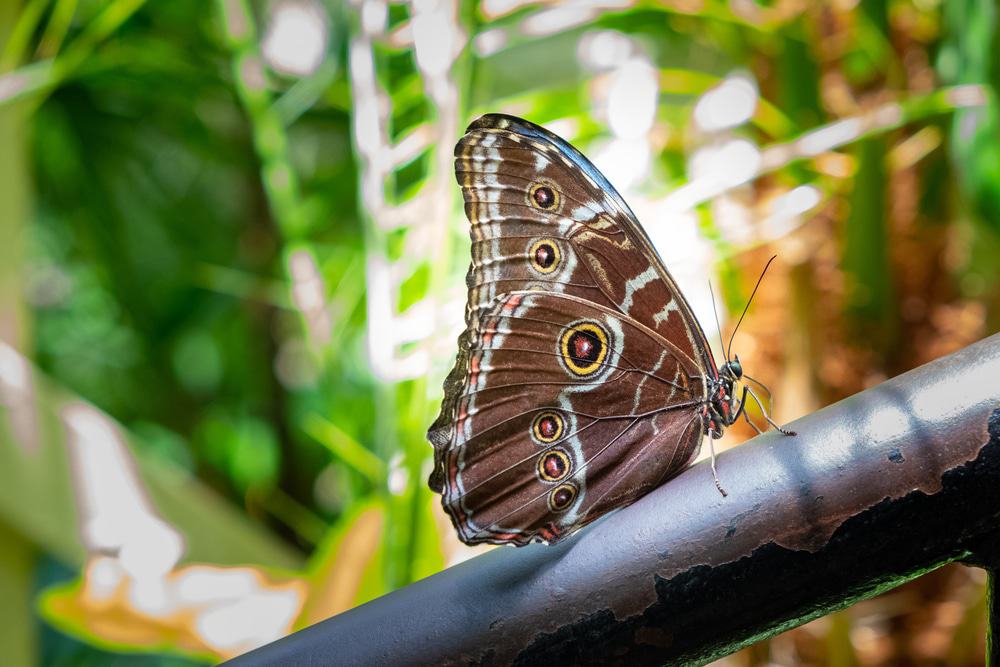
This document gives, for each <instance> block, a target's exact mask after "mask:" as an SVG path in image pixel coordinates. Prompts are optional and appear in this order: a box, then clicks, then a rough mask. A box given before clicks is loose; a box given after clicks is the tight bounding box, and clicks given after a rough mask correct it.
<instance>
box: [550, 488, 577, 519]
mask: <svg viewBox="0 0 1000 667" xmlns="http://www.w3.org/2000/svg"><path fill="white" fill-rule="evenodd" d="M575 498H576V486H574V485H573V484H570V483H568V482H567V483H566V484H560V485H559V486H557V487H556V488H554V489H552V491H551V492H550V493H549V509H550V510H552V511H553V512H562V511H564V510H566V509H567V508H568V507H569V506H570V505H571V504H572V503H573V500H574V499H575Z"/></svg>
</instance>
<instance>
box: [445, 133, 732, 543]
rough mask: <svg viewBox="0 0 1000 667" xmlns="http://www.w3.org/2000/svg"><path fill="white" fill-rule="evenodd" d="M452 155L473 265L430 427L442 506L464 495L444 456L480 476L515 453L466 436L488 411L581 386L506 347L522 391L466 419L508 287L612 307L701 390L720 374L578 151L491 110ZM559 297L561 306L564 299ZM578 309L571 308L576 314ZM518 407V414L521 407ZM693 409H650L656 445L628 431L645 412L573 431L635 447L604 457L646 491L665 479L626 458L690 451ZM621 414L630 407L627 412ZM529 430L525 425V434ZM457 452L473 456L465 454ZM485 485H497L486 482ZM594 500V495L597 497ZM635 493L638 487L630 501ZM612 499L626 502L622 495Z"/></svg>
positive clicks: (656, 266)
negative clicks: (451, 360) (534, 366)
mask: <svg viewBox="0 0 1000 667" xmlns="http://www.w3.org/2000/svg"><path fill="white" fill-rule="evenodd" d="M455 155H456V160H455V171H456V176H457V178H458V181H459V183H460V185H461V186H462V192H463V195H464V197H465V210H466V215H467V216H468V218H469V221H470V222H471V223H472V228H471V236H472V264H471V266H470V269H469V273H468V275H467V277H466V281H467V284H468V287H469V295H468V303H467V307H466V318H465V319H466V330H465V332H464V333H463V334H462V336H461V337H460V338H459V352H458V358H457V361H456V364H455V367H454V369H453V370H452V372H451V373H450V374H449V376H448V378H447V379H446V381H445V398H444V401H443V402H442V407H441V414H440V415H439V417H438V419H437V420H436V421H435V423H434V424H433V425H432V426H431V428H430V430H429V432H428V438H429V439H430V440H431V442H432V443H433V444H434V446H435V452H436V453H435V469H434V472H433V473H432V475H431V480H430V484H431V487H432V488H434V489H435V490H437V491H439V492H442V494H443V495H444V502H445V506H446V507H448V503H449V497H453V496H455V494H456V493H460V490H456V487H455V486H454V483H457V481H456V480H452V479H449V477H448V475H447V474H446V472H447V467H448V463H449V461H448V460H446V459H448V458H449V457H452V459H449V460H453V461H454V462H459V463H458V464H459V465H460V467H462V469H463V470H466V471H469V472H470V474H471V471H472V469H473V468H475V469H476V471H477V472H479V468H480V467H481V468H482V470H487V469H492V468H497V467H498V466H501V465H503V464H504V463H505V462H510V461H513V460H515V458H516V455H515V449H513V448H514V446H515V445H514V444H513V443H514V440H516V438H514V437H513V436H512V438H513V440H510V439H503V438H499V437H497V439H496V443H497V444H496V446H493V447H490V446H485V445H482V443H481V442H480V441H479V440H475V441H474V442H473V438H472V437H471V436H472V435H473V434H477V433H482V432H484V431H483V429H482V426H483V424H485V423H487V421H488V419H489V418H490V416H491V415H494V413H495V414H496V415H500V414H506V413H507V412H508V411H509V407H510V405H512V404H513V403H516V402H517V399H516V398H515V397H513V394H515V393H516V392H518V391H520V392H522V393H523V394H525V396H524V397H523V399H522V401H527V402H528V403H531V404H532V405H534V406H536V407H537V406H544V405H555V404H557V403H558V402H559V401H560V400H563V399H566V400H569V401H570V403H573V402H574V401H579V400H582V399H581V398H580V395H578V393H577V392H569V393H572V394H573V396H569V397H568V393H567V388H566V387H561V386H559V385H557V384H548V385H546V386H544V387H534V388H529V385H528V380H529V379H530V378H531V376H532V373H531V372H530V370H526V369H525V363H526V362H525V360H523V359H522V360H520V361H519V360H518V358H517V356H516V354H515V355H514V356H508V355H504V359H505V360H506V361H505V363H510V364H514V366H512V368H520V369H522V370H520V371H517V370H515V371H513V375H512V376H511V377H509V378H507V379H506V380H504V382H505V383H507V384H513V385H516V384H517V382H516V381H515V380H516V378H520V385H519V386H520V389H518V388H517V387H511V388H510V389H509V391H510V392H511V394H512V396H511V397H507V398H505V399H504V401H506V402H503V401H500V400H499V399H497V400H494V398H491V397H496V396H499V395H500V393H499V392H495V391H494V392H490V393H489V394H488V396H487V395H485V394H484V396H483V397H481V398H480V399H479V400H478V401H476V402H475V412H474V414H473V415H471V416H468V415H467V416H466V417H464V418H463V416H462V410H463V405H465V403H464V401H466V399H468V397H469V392H474V391H477V390H476V389H474V387H475V385H476V384H477V383H485V384H487V385H491V384H492V383H494V382H498V381H499V380H498V379H497V377H496V376H497V373H498V372H499V370H500V367H499V366H497V365H496V364H495V363H494V364H491V365H490V367H489V368H488V369H486V370H485V371H484V370H483V369H482V368H479V369H477V368H475V367H474V365H473V363H474V361H475V360H476V359H477V358H478V356H477V355H479V353H481V352H482V351H484V350H485V349H486V348H485V347H484V345H486V344H487V343H486V337H485V336H484V335H483V328H484V326H486V324H487V323H488V322H489V321H490V319H491V315H490V314H491V313H494V311H495V308H496V307H497V304H498V303H499V302H500V301H501V300H503V299H504V298H506V295H509V294H511V293H513V292H517V291H524V290H534V291H539V292H546V293H549V294H562V295H566V296H570V297H576V298H577V299H576V300H575V301H572V303H576V304H579V303H585V304H587V307H599V308H604V309H606V310H607V311H609V312H613V313H615V314H616V316H618V317H619V318H620V319H621V321H622V322H631V323H633V324H635V325H639V326H642V327H644V328H645V329H646V330H648V331H650V332H651V333H653V334H654V335H656V336H657V338H656V340H657V341H660V342H662V341H669V342H670V345H671V347H670V352H669V356H670V357H671V358H673V359H674V360H675V362H676V363H677V364H678V365H679V366H680V367H683V368H685V369H687V371H686V372H688V375H689V377H701V378H702V381H701V385H702V386H704V385H705V382H704V378H706V377H709V376H712V375H713V374H716V373H717V371H716V369H715V365H714V362H713V361H712V357H711V354H710V353H709V351H708V346H707V343H706V341H705V337H704V334H703V333H702V331H701V329H700V327H699V326H698V324H697V321H696V320H695V318H694V316H693V314H692V313H691V309H690V307H689V306H688V304H687V303H686V301H685V300H684V297H683V296H682V295H681V293H680V291H679V290H678V289H677V287H676V284H675V283H674V281H673V279H672V277H671V276H670V274H669V273H668V272H667V270H666V268H665V267H664V265H663V262H662V261H661V260H660V258H659V256H658V255H657V253H656V251H655V250H654V248H653V246H652V244H651V243H650V241H649V239H648V237H647V236H646V234H645V233H644V232H643V230H642V228H641V227H640V226H639V224H638V222H637V221H636V219H635V216H634V214H633V213H632V212H631V210H630V209H629V208H628V206H627V204H625V202H624V200H622V198H621V196H620V195H619V194H618V193H617V192H616V191H615V189H614V188H613V187H612V186H611V184H610V183H608V181H607V180H606V179H605V178H604V177H603V176H602V175H601V174H600V172H599V171H598V170H597V169H596V168H595V167H594V166H593V165H592V164H591V163H590V162H589V161H588V160H587V159H586V158H585V157H584V156H583V155H582V154H580V153H579V152H578V151H577V150H576V149H574V148H573V147H572V146H570V145H569V144H567V143H566V142H565V141H563V140H562V139H560V138H559V137H557V136H555V135H553V134H551V133H550V132H548V131H547V130H544V129H543V128H541V127H538V126H537V125H534V124H532V123H529V122H528V121H524V120H521V119H517V118H514V117H511V116H503V115H499V114H490V115H487V116H484V117H482V118H480V119H479V120H477V121H476V122H474V123H473V124H472V125H470V126H469V129H468V131H467V133H466V135H465V136H464V137H463V138H462V139H461V141H459V143H458V145H457V146H456V149H455ZM560 303H563V305H565V303H567V302H560ZM579 307H580V306H575V308H576V309H577V310H578V309H579ZM574 312H575V311H574ZM549 333H550V334H551V333H552V332H549ZM504 340H511V338H510V337H507V338H505V339H504ZM646 344H648V343H646ZM660 351H662V350H660ZM660 351H658V352H657V353H656V355H655V356H658V355H659V353H660ZM651 361H654V362H655V359H653V360H651ZM647 370H648V369H647ZM701 398H704V397H703V396H702V397H701ZM630 404H631V403H629V405H630ZM467 407H468V406H467V405H466V408H467ZM520 409H521V411H522V412H524V411H526V410H527V406H523V407H522V408H520ZM692 411H693V410H689V411H683V410H675V411H674V413H673V414H672V415H671V416H669V417H657V423H656V425H655V428H656V429H657V433H666V432H667V431H668V430H669V429H667V428H666V426H667V425H666V422H670V423H671V426H672V427H673V431H671V433H672V437H675V438H676V442H667V441H666V438H665V437H664V438H663V439H662V442H661V440H660V439H657V442H658V443H659V444H658V445H657V446H651V445H650V443H648V442H647V440H648V438H647V440H643V439H641V438H639V439H637V438H634V437H633V435H634V434H635V433H638V432H639V431H641V430H642V429H649V428H653V426H652V425H651V424H650V423H648V422H651V421H652V420H651V419H648V420H647V419H643V418H639V419H638V422H637V423H636V424H635V425H633V426H630V427H629V429H627V431H626V432H625V434H624V435H618V434H617V433H613V432H612V431H613V430H614V427H613V426H608V425H607V424H608V422H600V424H598V425H595V426H592V427H589V428H588V429H587V432H586V435H581V436H580V439H581V440H582V441H586V442H590V441H593V442H595V443H599V444H607V441H608V439H609V438H612V437H615V436H616V435H617V440H615V443H616V444H617V445H618V446H624V445H625V443H631V446H632V450H626V449H623V450H621V451H619V450H618V448H617V447H612V448H611V449H610V450H609V453H608V454H607V455H602V458H601V460H602V461H608V462H610V464H609V465H615V466H617V474H618V475H619V476H621V477H624V478H627V477H628V474H630V473H635V474H636V475H639V478H638V479H637V480H633V479H625V480H624V482H625V484H626V486H629V485H631V486H632V487H635V488H640V487H641V488H644V489H646V490H648V487H649V486H650V485H655V484H652V483H651V482H650V479H652V478H653V477H655V482H656V483H659V481H660V480H661V478H662V475H660V476H656V475H647V474H646V472H644V471H646V470H647V469H649V467H648V466H643V465H639V464H635V465H633V459H639V458H641V457H643V456H650V455H656V456H661V457H665V458H667V459H671V456H672V455H671V451H672V450H673V449H674V448H676V449H677V450H679V451H680V450H684V451H681V452H680V453H681V454H683V453H684V452H686V450H687V449H689V447H688V441H698V440H699V439H700V430H699V428H700V426H699V428H695V427H694V426H691V425H690V423H691V421H692V420H691V418H690V415H689V414H688V413H689V412H692ZM620 413H621V414H631V413H629V412H628V410H626V409H624V408H623V409H621V410H620ZM674 422H677V423H674ZM459 423H462V424H463V426H462V428H466V429H471V430H470V431H468V432H467V433H465V435H464V436H463V434H462V433H461V432H460V431H461V429H457V428H456V426H457V425H458V424H459ZM621 426H623V425H622V424H619V427H621ZM524 432H525V431H523V429H522V431H521V433H522V434H523V433H524ZM512 433H513V431H512ZM630 434H631V435H630ZM496 435H497V434H496V433H494V434H492V436H496ZM646 435H648V434H646ZM492 436H487V437H492ZM521 445H522V446H523V445H524V443H521ZM476 447H478V448H480V449H482V451H485V452H494V454H493V458H490V457H489V456H472V452H471V451H470V448H476ZM501 447H502V448H503V449H502V450H501ZM463 454H464V455H469V458H468V459H463V458H462V456H463ZM522 454H524V452H522ZM626 455H627V456H626ZM521 458H523V456H522V457H521ZM680 459H684V460H683V462H681V463H676V464H674V465H676V466H679V467H683V465H686V463H687V458H686V457H685V456H679V457H677V456H674V457H673V459H672V460H674V461H679V460H680ZM473 460H474V461H475V463H474V464H473V463H471V461H473ZM517 460H519V459H517ZM508 465H509V463H508ZM596 467H597V466H596V465H595V466H592V467H591V468H590V470H591V472H588V473H586V477H587V479H588V480H589V479H590V477H591V475H592V474H594V473H595V471H596ZM679 467H677V470H679ZM657 470H658V469H657ZM637 471H638V472H637ZM675 472H676V470H675ZM518 479H523V478H518ZM488 486H489V487H493V486H495V485H494V483H492V482H490V483H489V484H488ZM466 488H468V487H466ZM465 493H469V492H468V491H466V492H465ZM639 495H641V494H639ZM613 496H614V494H610V492H609V495H608V497H609V498H612V499H613ZM590 497H591V498H593V494H591V495H590ZM635 497H638V495H634V497H632V499H634V498H635ZM522 500H524V499H523V498H522ZM452 502H457V501H455V500H453V501H452ZM464 502H465V505H466V507H468V508H469V510H470V511H473V510H480V511H482V510H484V509H491V510H492V509H497V507H500V506H502V507H503V508H507V509H508V510H509V509H510V505H511V503H512V502H513V501H512V500H510V499H506V500H504V501H503V502H501V500H500V499H491V497H489V496H486V495H483V494H482V493H480V494H479V495H473V496H472V497H469V498H467V499H466V500H465V501H464ZM618 504H623V503H622V502H620V500H619V502H618ZM532 507H537V506H536V505H532ZM541 507H544V505H542V506H541ZM595 507H596V506H595ZM449 511H451V510H449ZM605 511H606V510H605ZM463 512H464V510H463V511H462V512H459V514H458V515H456V513H455V512H452V516H453V518H456V526H460V524H461V523H462V521H461V520H460V517H461V516H462V515H464V514H463ZM588 516H589V518H587V519H586V520H590V519H592V518H596V516H599V513H595V511H594V510H593V508H591V511H590V514H589V515H588ZM583 521H584V517H582V516H580V517H578V519H577V523H578V524H579V525H582V523H580V522H583ZM563 523H565V522H563ZM487 524H488V522H487ZM515 524H518V521H509V522H507V523H505V524H504V526H505V527H506V528H510V527H512V526H514V527H516V526H515ZM477 525H478V524H477ZM483 525H486V524H483ZM567 527H568V526H566V525H564V526H563V528H564V529H565V528H567ZM521 530H522V531H527V532H522V534H521V535H522V537H518V538H514V537H496V536H497V535H506V533H498V532H494V533H493V536H492V537H490V539H489V540H488V541H504V540H510V541H513V542H515V543H522V541H523V536H524V535H527V536H528V539H530V537H531V534H530V531H528V530H527V529H526V528H524V525H523V524H522V528H521ZM461 532H462V529H461V527H460V533H461ZM488 532H489V531H487V533H488ZM477 535H478V533H472V534H469V533H463V539H467V541H483V540H482V539H481V538H482V536H481V535H480V536H479V537H476V536H477ZM538 535H539V537H540V538H541V539H544V540H546V541H551V539H552V538H546V537H545V535H544V534H543V533H538Z"/></svg>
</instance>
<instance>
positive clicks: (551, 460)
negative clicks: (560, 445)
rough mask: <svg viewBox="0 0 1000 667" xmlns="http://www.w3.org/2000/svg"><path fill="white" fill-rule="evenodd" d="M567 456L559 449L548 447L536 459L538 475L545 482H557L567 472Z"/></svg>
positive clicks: (568, 465)
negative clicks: (548, 448)
mask: <svg viewBox="0 0 1000 667" xmlns="http://www.w3.org/2000/svg"><path fill="white" fill-rule="evenodd" d="M569 467H570V464H569V456H567V454H566V452H564V451H563V450H561V449H550V450H549V451H547V452H545V453H544V454H542V456H541V458H539V459H538V476H539V477H541V478H542V479H543V480H545V481H546V482H558V481H559V480H561V479H562V478H563V477H565V476H566V475H567V474H568V473H569Z"/></svg>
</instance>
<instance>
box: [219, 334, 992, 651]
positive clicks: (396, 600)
mask: <svg viewBox="0 0 1000 667" xmlns="http://www.w3.org/2000/svg"><path fill="white" fill-rule="evenodd" d="M791 428H794V429H795V430H796V431H797V432H798V436H796V437H794V438H786V437H782V436H779V435H774V434H765V435H763V436H760V437H757V438H755V439H754V440H753V441H751V442H748V443H746V444H745V445H742V446H740V447H738V448H736V449H734V450H730V451H727V452H725V453H724V454H722V455H721V456H720V457H719V475H720V476H721V478H722V480H723V482H724V483H725V485H726V488H727V490H728V491H729V495H728V497H725V498H723V497H721V496H720V495H719V493H718V492H717V491H716V489H715V485H714V484H713V483H712V476H711V472H710V471H709V469H708V466H707V465H705V464H699V465H696V466H694V467H692V468H691V469H689V470H687V471H686V472H684V473H683V474H682V475H680V476H679V477H677V478H676V479H674V480H671V481H670V482H669V483H667V484H665V485H664V486H662V487H660V488H659V489H656V490H655V491H653V492H652V493H650V494H649V495H648V496H646V497H645V498H643V499H642V500H640V501H639V502H637V503H636V504H634V505H632V506H631V507H628V508H625V509H623V510H620V511H617V512H614V513H612V514H611V515H609V516H607V517H606V518H605V519H603V520H602V521H599V522H598V523H596V524H594V525H592V526H591V527H589V528H587V529H585V530H583V531H581V532H580V533H579V534H577V535H576V536H574V537H572V538H570V539H568V540H566V541H565V542H563V543H560V544H558V545H556V546H553V547H546V546H531V547H526V548H523V549H513V548H503V549H497V550H494V551H491V552H489V553H486V554H484V555H482V556H479V557H477V558H475V559H472V560H470V561H467V562H465V563H463V564H461V565H458V566H456V567H452V568H450V569H448V570H446V571H444V572H441V573H439V574H437V575H435V576H432V577H429V578H427V579H425V580H423V581H420V582H417V583H415V584H413V585H411V586H408V587H406V588H403V589H401V590H398V591H395V592H394V593H391V594H389V595H386V596H384V597H381V598H379V599H377V600H374V601H372V602H369V603H368V604H365V605H362V606H361V607H358V608H356V609H353V610H351V611H348V612H346V613H343V614H340V615H338V616H335V617H333V618H330V619H328V620H326V621H323V622H321V623H318V624H316V625H314V626H312V627H309V628H306V629H305V630H302V631H300V632H297V633H295V634H293V635H290V636H288V637H286V638H284V639H281V640H279V641H277V642H275V643H273V644H270V645H268V646H264V647H262V648H260V649H257V650H256V651H253V652H251V653H248V654H246V655H244V656H241V657H239V658H236V659H235V660H233V661H232V663H231V664H233V665H236V666H241V667H248V666H253V665H276V664H280V665H326V664H337V665H341V664H343V665H416V664H428V665H440V664H481V665H503V664H519V665H531V664H546V665H552V664H600V665H605V664H629V665H640V664H691V663H693V664H701V663H704V662H708V661H710V660H712V659H714V658H718V657H721V656H723V655H726V654H729V653H732V652H733V651H736V650H737V649H739V648H740V647H742V646H745V645H747V644H750V643H752V642H755V641H758V640H760V639H763V638H765V637H768V636H771V635H774V634H777V633H779V632H781V631H783V630H786V629H788V628H791V627H793V626H796V625H800V624H802V623H805V622H807V621H809V620H811V619H813V618H816V617H818V616H822V615H824V614H828V613H830V612H832V611H835V610H837V609H841V608H844V607H847V606H848V605H850V604H852V603H854V602H856V601H858V600H861V599H864V598H868V597H872V596H874V595H876V594H878V593H880V592H882V591H885V590H887V589H889V588H892V587H894V586H897V585H899V584H901V583H903V582H905V581H908V580H910V579H913V578H915V577H918V576H920V575H921V574H923V573H925V572H927V571H928V570H930V569H933V568H936V567H939V566H941V565H943V564H945V563H949V562H953V561H964V562H966V563H968V564H972V565H976V566H981V567H986V568H987V569H989V570H991V572H990V586H991V587H995V585H996V578H995V576H994V572H993V570H992V567H993V566H996V565H997V564H998V563H1000V334H998V335H994V336H992V337H991V338H988V339H986V340H984V341H981V342H979V343H977V344H975V345H972V346H970V347H968V348H966V349H964V350H962V351H959V352H956V353H954V354H952V355H950V356H948V357H945V358H943V359H940V360H938V361H935V362H933V363H930V364H927V365H926V366H923V367H921V368H918V369H916V370H914V371H911V372H909V373H906V374H904V375H901V376H899V377H897V378H894V379H892V380H889V381H887V382H885V383H883V384H881V385H879V386H877V387H874V388H872V389H869V390H867V391H864V392H862V393H860V394H857V395H855V396H852V397H850V398H848V399H846V400H843V401H841V402H839V403H836V404H835V405H831V406H829V407H827V408H824V409H823V410H820V411H818V412H816V413H814V414H811V415H809V416H807V417H804V418H802V419H800V420H798V421H796V422H794V423H793V424H791ZM992 592H994V593H995V592H996V590H995V588H993V591H992ZM997 605H998V603H997V596H996V595H994V596H993V597H992V601H991V613H992V612H993V611H1000V610H998V609H997ZM996 618H997V617H996V616H994V617H993V619H992V623H996ZM987 650H988V652H989V653H991V656H992V657H994V658H995V657H998V647H997V646H996V644H995V643H993V642H990V646H989V648H988V649H987ZM993 664H1000V663H997V662H994V663H993Z"/></svg>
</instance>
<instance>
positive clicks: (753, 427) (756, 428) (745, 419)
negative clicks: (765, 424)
mask: <svg viewBox="0 0 1000 667" xmlns="http://www.w3.org/2000/svg"><path fill="white" fill-rule="evenodd" d="M743 421H745V422H746V423H748V424H750V427H751V428H752V429H753V430H755V431H757V435H764V432H763V431H761V430H760V426H757V425H756V424H754V423H753V420H752V419H750V415H748V414H747V413H746V411H745V410H744V411H743Z"/></svg>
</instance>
